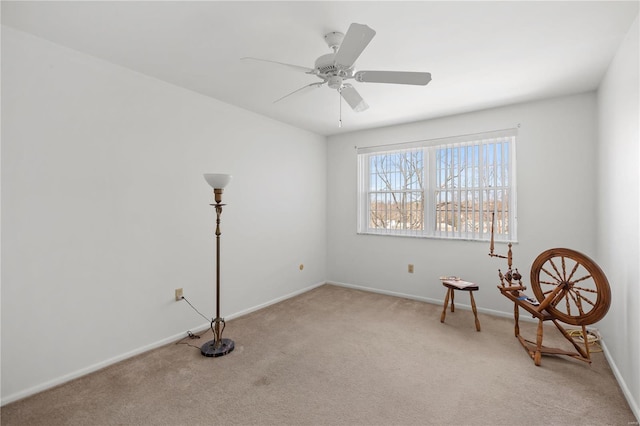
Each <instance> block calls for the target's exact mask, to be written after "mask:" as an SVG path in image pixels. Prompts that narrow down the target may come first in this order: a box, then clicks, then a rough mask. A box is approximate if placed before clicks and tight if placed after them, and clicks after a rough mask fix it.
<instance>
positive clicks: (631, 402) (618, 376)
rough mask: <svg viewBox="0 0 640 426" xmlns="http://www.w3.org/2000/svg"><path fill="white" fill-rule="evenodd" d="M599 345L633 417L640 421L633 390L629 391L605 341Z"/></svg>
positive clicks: (639, 411) (601, 340)
mask: <svg viewBox="0 0 640 426" xmlns="http://www.w3.org/2000/svg"><path fill="white" fill-rule="evenodd" d="M598 343H599V344H600V347H601V348H602V352H603V353H604V357H605V358H606V359H607V362H608V363H609V367H611V371H613V376H614V377H615V378H616V381H617V382H618V385H619V386H620V389H621V390H622V394H623V395H624V397H625V399H626V400H627V403H628V404H629V408H631V411H632V412H633V415H634V416H636V420H638V421H640V407H638V403H637V402H636V401H635V400H634V398H633V394H632V393H631V390H629V387H628V386H627V382H625V380H624V377H622V374H620V370H618V366H617V364H616V363H615V361H614V360H613V358H612V357H611V353H610V352H609V349H608V348H607V344H606V343H605V341H604V339H600V341H599V342H598ZM636 424H637V423H636Z"/></svg>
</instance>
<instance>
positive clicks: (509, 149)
mask: <svg viewBox="0 0 640 426" xmlns="http://www.w3.org/2000/svg"><path fill="white" fill-rule="evenodd" d="M515 139H516V130H515V129H509V130H502V131H496V132H490V133H482V134H475V135H468V136H459V137H453V138H446V139H437V140H431V141H419V142H411V143H405V144H397V145H386V146H378V147H367V148H358V233H363V234H382V235H402V236H414V237H435V238H452V239H467V240H489V238H490V235H491V227H492V222H493V227H494V233H495V239H496V241H515V239H516V220H515V219H516V211H515V201H516V193H515Z"/></svg>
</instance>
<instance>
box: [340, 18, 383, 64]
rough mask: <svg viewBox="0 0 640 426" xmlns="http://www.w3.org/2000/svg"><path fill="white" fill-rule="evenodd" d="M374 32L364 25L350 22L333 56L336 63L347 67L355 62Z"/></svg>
mask: <svg viewBox="0 0 640 426" xmlns="http://www.w3.org/2000/svg"><path fill="white" fill-rule="evenodd" d="M375 35H376V32H375V31H374V30H373V29H371V28H369V27H368V26H366V25H362V24H355V23H353V24H351V25H350V26H349V29H348V30H347V34H345V36H344V39H342V44H341V45H340V48H339V49H338V52H337V53H336V56H335V62H336V64H337V65H340V66H342V67H344V68H345V69H349V68H351V67H352V66H353V64H354V63H355V62H356V59H358V57H359V56H360V54H361V53H362V51H363V50H364V48H365V47H367V45H368V44H369V42H370V41H371V39H373V36H375Z"/></svg>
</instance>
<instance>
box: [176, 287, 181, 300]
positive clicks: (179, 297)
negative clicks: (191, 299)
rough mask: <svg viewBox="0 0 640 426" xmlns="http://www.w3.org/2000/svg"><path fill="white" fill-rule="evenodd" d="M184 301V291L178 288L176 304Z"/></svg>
mask: <svg viewBox="0 0 640 426" xmlns="http://www.w3.org/2000/svg"><path fill="white" fill-rule="evenodd" d="M180 300H182V289H181V288H176V302H178V301H180Z"/></svg>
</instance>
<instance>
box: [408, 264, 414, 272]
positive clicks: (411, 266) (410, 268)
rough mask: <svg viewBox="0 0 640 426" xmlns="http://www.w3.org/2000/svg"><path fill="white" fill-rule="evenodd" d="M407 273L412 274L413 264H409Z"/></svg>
mask: <svg viewBox="0 0 640 426" xmlns="http://www.w3.org/2000/svg"><path fill="white" fill-rule="evenodd" d="M407 271H408V272H409V273H410V274H413V263H410V264H409V267H408V268H407Z"/></svg>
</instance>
